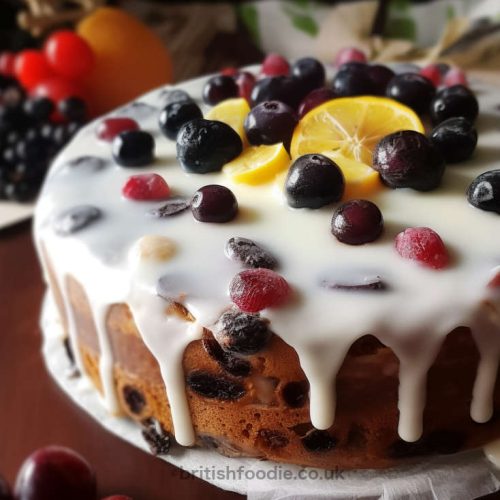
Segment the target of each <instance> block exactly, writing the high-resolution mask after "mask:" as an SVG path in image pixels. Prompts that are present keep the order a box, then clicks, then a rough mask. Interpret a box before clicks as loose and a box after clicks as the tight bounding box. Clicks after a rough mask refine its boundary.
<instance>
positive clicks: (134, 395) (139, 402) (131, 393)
mask: <svg viewBox="0 0 500 500" xmlns="http://www.w3.org/2000/svg"><path fill="white" fill-rule="evenodd" d="M123 399H125V402H126V403H127V406H128V408H129V410H130V411H131V412H132V413H134V414H135V415H139V414H140V413H141V412H142V410H143V409H144V407H145V406H146V399H145V398H144V395H143V394H142V392H141V391H139V390H138V389H136V388H135V387H132V386H131V385H126V386H125V387H124V388H123Z"/></svg>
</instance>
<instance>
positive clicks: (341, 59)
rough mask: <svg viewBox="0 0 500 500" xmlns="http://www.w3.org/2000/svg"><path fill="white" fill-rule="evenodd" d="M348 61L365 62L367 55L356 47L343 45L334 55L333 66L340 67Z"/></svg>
mask: <svg viewBox="0 0 500 500" xmlns="http://www.w3.org/2000/svg"><path fill="white" fill-rule="evenodd" d="M349 62H360V63H366V62H367V57H366V54H365V53H364V52H363V51H362V50H360V49H358V48H356V47H344V48H342V49H340V50H339V51H338V52H337V55H336V56H335V62H334V64H335V66H337V68H338V67H340V66H342V65H343V64H345V63H349Z"/></svg>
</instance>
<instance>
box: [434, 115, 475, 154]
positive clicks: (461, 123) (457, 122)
mask: <svg viewBox="0 0 500 500" xmlns="http://www.w3.org/2000/svg"><path fill="white" fill-rule="evenodd" d="M430 137H431V141H432V142H433V143H434V144H435V145H436V146H437V148H438V149H439V150H440V151H441V153H442V155H443V156H444V159H445V161H446V162H447V163H457V162H461V161H464V160H467V159H469V158H470V157H471V156H472V153H474V150H475V149H476V145H477V131H476V129H475V128H474V125H473V124H472V123H471V122H470V121H469V120H467V119H465V118H462V117H455V118H448V119H447V120H445V121H444V122H441V123H440V124H439V125H437V126H436V127H435V128H434V130H433V131H432V132H431V136H430Z"/></svg>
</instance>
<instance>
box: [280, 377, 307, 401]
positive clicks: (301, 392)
mask: <svg viewBox="0 0 500 500" xmlns="http://www.w3.org/2000/svg"><path fill="white" fill-rule="evenodd" d="M308 392H309V382H307V380H302V381H300V382H288V384H286V385H285V387H283V389H282V391H281V394H282V396H283V399H284V401H285V403H286V404H287V405H288V406H290V408H301V407H302V406H304V404H305V402H306V401H307V394H308Z"/></svg>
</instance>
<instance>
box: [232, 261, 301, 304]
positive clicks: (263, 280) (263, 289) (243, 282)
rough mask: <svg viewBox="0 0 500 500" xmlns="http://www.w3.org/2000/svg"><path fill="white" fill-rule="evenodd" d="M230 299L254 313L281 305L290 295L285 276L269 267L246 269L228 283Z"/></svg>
mask: <svg viewBox="0 0 500 500" xmlns="http://www.w3.org/2000/svg"><path fill="white" fill-rule="evenodd" d="M229 295H230V297H231V300H232V301H233V302H234V303H235V304H236V305H237V306H238V307H239V308H240V309H241V310H242V311H244V312H247V313H256V312H259V311H262V309H266V308H268V307H278V306H281V305H283V304H284V303H285V302H286V301H287V300H288V299H289V298H290V295H291V288H290V285H289V284H288V283H287V282H286V280H285V278H283V277H282V276H280V275H279V274H278V273H275V272H274V271H271V270H270V269H247V270H246V271H242V272H240V273H238V274H237V275H236V276H235V277H234V278H233V279H232V280H231V283H230V284H229Z"/></svg>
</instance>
